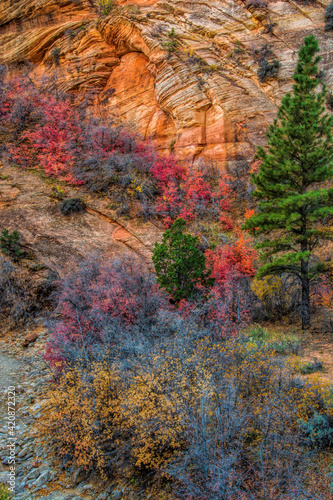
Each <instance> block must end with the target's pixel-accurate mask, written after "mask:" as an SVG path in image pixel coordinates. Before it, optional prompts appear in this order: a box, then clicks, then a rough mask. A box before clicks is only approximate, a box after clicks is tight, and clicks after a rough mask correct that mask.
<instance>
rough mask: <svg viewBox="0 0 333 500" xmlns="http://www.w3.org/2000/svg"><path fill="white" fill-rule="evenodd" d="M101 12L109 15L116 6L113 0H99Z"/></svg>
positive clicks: (103, 14)
mask: <svg viewBox="0 0 333 500" xmlns="http://www.w3.org/2000/svg"><path fill="white" fill-rule="evenodd" d="M97 5H98V10H99V13H100V14H101V15H102V16H107V15H108V14H110V12H111V10H112V9H113V7H114V3H113V0H98V2H97Z"/></svg>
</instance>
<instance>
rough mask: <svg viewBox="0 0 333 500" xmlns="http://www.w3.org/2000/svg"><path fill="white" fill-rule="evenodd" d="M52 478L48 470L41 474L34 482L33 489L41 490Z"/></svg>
mask: <svg viewBox="0 0 333 500" xmlns="http://www.w3.org/2000/svg"><path fill="white" fill-rule="evenodd" d="M51 477H52V474H51V472H50V471H49V470H46V471H45V472H43V473H42V474H41V475H40V476H39V478H38V479H37V480H36V481H35V482H34V486H35V488H41V487H42V486H43V485H44V484H45V483H48V482H49V481H50V479H51Z"/></svg>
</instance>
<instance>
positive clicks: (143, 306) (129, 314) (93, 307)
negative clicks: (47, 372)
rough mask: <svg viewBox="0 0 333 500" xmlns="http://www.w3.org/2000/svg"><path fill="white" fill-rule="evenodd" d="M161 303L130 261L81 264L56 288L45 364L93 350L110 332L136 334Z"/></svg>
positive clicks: (153, 285)
mask: <svg viewBox="0 0 333 500" xmlns="http://www.w3.org/2000/svg"><path fill="white" fill-rule="evenodd" d="M162 297H163V295H162V294H161V292H160V291H159V289H158V287H157V285H156V282H155V280H154V279H153V278H152V277H151V276H150V275H149V274H147V273H146V272H145V270H144V269H142V268H141V266H140V264H139V263H138V262H136V261H134V260H131V259H128V260H126V259H125V260H123V261H122V262H118V261H114V262H112V261H111V262H102V261H101V260H98V259H92V260H91V261H86V262H85V263H84V265H83V266H81V267H79V268H78V269H77V270H76V271H75V272H73V273H71V274H70V275H69V276H68V277H67V278H65V279H64V280H63V281H62V283H61V285H60V292H59V294H58V297H57V298H58V309H57V310H58V313H59V315H60V317H61V320H60V321H57V322H56V324H55V326H54V328H53V331H52V338H51V342H50V343H49V345H48V348H47V351H46V359H47V360H48V361H49V362H51V363H52V364H54V363H56V362H59V361H61V362H64V360H66V359H67V356H69V357H71V356H72V357H73V354H70V353H71V351H73V350H74V351H75V352H76V351H80V350H81V351H82V352H83V353H84V352H87V351H89V349H90V347H91V346H94V347H95V348H96V346H97V345H98V344H101V343H103V342H104V341H105V340H106V339H107V338H108V337H109V336H110V335H111V336H112V329H115V330H116V331H117V333H119V332H120V331H121V329H123V330H124V331H125V330H130V329H132V328H134V329H136V330H137V331H139V328H140V327H141V328H144V327H145V325H146V324H147V323H149V322H150V321H151V319H152V318H153V317H154V315H155V314H156V311H157V310H159V309H160V308H161V301H162ZM138 325H140V327H139V326H138Z"/></svg>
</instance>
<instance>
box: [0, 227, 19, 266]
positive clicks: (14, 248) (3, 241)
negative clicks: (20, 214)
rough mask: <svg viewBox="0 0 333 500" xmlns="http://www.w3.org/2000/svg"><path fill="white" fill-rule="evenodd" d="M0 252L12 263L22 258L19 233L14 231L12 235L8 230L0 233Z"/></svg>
mask: <svg viewBox="0 0 333 500" xmlns="http://www.w3.org/2000/svg"><path fill="white" fill-rule="evenodd" d="M0 250H1V252H2V253H4V254H5V255H8V256H9V257H11V258H12V259H13V260H14V261H18V260H19V259H20V258H21V257H23V255H24V252H23V250H22V249H21V245H20V233H19V232H18V231H17V230H16V229H15V230H14V231H13V232H12V233H10V232H9V231H8V229H4V230H3V231H1V235H0Z"/></svg>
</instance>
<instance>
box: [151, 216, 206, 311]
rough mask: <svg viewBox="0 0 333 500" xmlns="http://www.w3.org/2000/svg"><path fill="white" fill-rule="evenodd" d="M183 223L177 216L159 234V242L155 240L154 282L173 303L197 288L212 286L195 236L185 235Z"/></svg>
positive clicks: (192, 292)
mask: <svg viewBox="0 0 333 500" xmlns="http://www.w3.org/2000/svg"><path fill="white" fill-rule="evenodd" d="M185 228H186V222H185V221H184V220H183V219H181V218H179V219H177V220H176V221H175V222H174V223H173V225H172V226H171V228H170V229H167V230H166V231H165V233H164V234H163V239H162V243H161V244H160V245H159V244H158V243H155V249H154V254H153V263H154V266H155V271H156V275H157V283H158V284H159V285H160V287H161V288H164V290H166V291H167V292H168V293H169V294H170V295H171V296H172V298H173V300H174V301H175V302H178V301H180V300H181V299H188V298H191V297H193V295H194V294H195V293H196V292H197V291H198V287H200V286H203V287H206V286H212V284H213V282H214V280H213V278H210V277H209V276H210V273H211V271H210V270H207V269H206V264H205V256H204V255H203V254H202V253H201V252H200V249H199V243H200V242H199V238H198V237H196V236H192V235H190V234H185V233H184V231H185Z"/></svg>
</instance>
